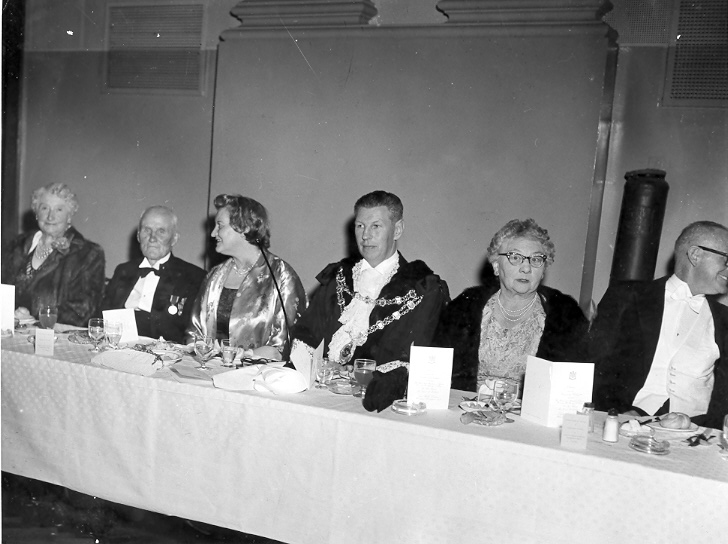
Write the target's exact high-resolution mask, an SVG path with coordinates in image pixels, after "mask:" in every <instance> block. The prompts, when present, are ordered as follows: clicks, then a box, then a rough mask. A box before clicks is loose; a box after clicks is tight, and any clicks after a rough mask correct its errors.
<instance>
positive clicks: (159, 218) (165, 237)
mask: <svg viewBox="0 0 728 544" xmlns="http://www.w3.org/2000/svg"><path fill="white" fill-rule="evenodd" d="M178 239H179V233H178V232H177V216H176V215H175V213H174V212H173V211H172V210H170V209H169V208H167V207H165V206H152V207H150V208H147V209H146V210H145V211H144V213H143V214H142V216H141V218H140V219H139V227H138V229H137V240H138V241H139V246H140V248H141V251H142V255H144V258H143V259H136V260H133V261H129V262H126V263H123V264H120V265H119V266H117V267H116V270H115V271H114V276H113V277H112V278H111V281H110V282H109V285H108V286H107V288H106V295H105V297H104V302H103V309H104V310H111V309H117V308H131V309H133V310H134V316H135V318H136V323H137V330H138V332H139V335H141V336H148V337H151V338H159V337H160V336H163V337H164V339H165V340H170V341H173V342H184V333H185V329H186V328H187V325H188V324H189V321H190V312H191V311H192V303H193V302H194V300H195V297H196V296H197V291H198V290H199V288H200V284H201V283H202V280H203V279H204V278H205V271H204V270H202V269H201V268H200V267H198V266H195V265H193V264H190V263H188V262H186V261H183V260H182V259H178V258H177V257H175V256H174V255H172V247H174V245H175V244H176V243H177V240H178Z"/></svg>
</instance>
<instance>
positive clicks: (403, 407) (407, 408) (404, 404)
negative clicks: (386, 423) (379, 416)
mask: <svg viewBox="0 0 728 544" xmlns="http://www.w3.org/2000/svg"><path fill="white" fill-rule="evenodd" d="M392 411H393V412H396V413H398V414H404V415H406V416H416V415H418V414H424V413H425V412H426V411H427V405H426V404H425V403H424V402H410V401H408V400H407V399H399V400H395V401H394V402H393V403H392Z"/></svg>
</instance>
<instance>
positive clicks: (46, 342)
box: [35, 329, 56, 357]
mask: <svg viewBox="0 0 728 544" xmlns="http://www.w3.org/2000/svg"><path fill="white" fill-rule="evenodd" d="M55 341H56V331H54V330H53V329H36V330H35V354H36V355H42V356H44V357H53V344H54V342H55Z"/></svg>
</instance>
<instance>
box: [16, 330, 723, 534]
mask: <svg viewBox="0 0 728 544" xmlns="http://www.w3.org/2000/svg"><path fill="white" fill-rule="evenodd" d="M90 355H91V354H89V353H88V346H79V345H73V344H69V343H68V341H67V340H66V338H65V336H63V335H61V337H60V338H59V340H58V343H57V347H56V354H55V356H54V357H53V358H45V357H38V356H36V355H35V354H34V353H33V346H32V345H31V344H29V343H28V342H27V340H26V338H25V337H24V336H22V335H16V337H15V338H5V339H3V340H2V469H3V470H5V471H9V472H12V473H15V474H19V475H22V476H28V477H32V478H37V479H41V480H45V481H48V482H51V483H55V484H60V485H63V486H66V487H69V488H71V489H75V490H77V491H81V492H83V493H87V494H91V495H95V496H98V497H102V498H105V499H108V500H112V501H115V502H120V503H124V504H128V505H131V506H136V507H139V508H144V509H148V510H153V511H157V512H161V513H164V514H170V515H176V516H180V517H184V518H189V519H195V520H200V521H204V522H208V523H212V524H215V525H220V526H225V527H229V528H232V529H237V530H240V531H244V532H248V533H253V534H258V535H263V536H266V537H269V538H273V539H276V540H281V541H285V542H291V543H316V544H318V543H325V542H329V543H353V542H362V543H373V542H377V543H388V542H392V543H394V542H396V543H398V544H401V543H408V544H410V543H418V542H427V543H429V542H458V543H460V542H469V541H472V542H488V541H490V540H491V539H494V540H497V541H500V542H519V543H528V542H538V543H545V542H559V543H561V542H575V543H576V542H579V543H583V542H590V543H594V542H605V543H606V542H608V543H612V542H632V541H636V540H639V541H641V542H689V541H691V539H692V538H694V537H695V535H696V534H697V535H701V538H703V537H705V536H706V535H707V533H706V532H705V531H716V529H712V528H710V527H716V525H715V524H716V523H717V524H720V523H723V522H724V520H725V519H726V514H728V462H726V461H725V460H724V459H722V458H721V456H720V454H719V450H718V448H717V446H715V445H712V446H700V447H696V448H689V447H687V446H686V445H684V444H681V443H680V442H673V446H672V448H671V449H672V451H671V453H670V454H669V455H666V456H662V457H657V456H649V455H645V454H641V453H637V452H635V451H633V450H631V449H630V448H629V447H628V440H627V439H625V438H621V439H620V441H619V442H618V443H616V444H608V443H605V442H602V441H601V439H600V435H599V434H598V432H597V433H595V434H594V435H590V440H589V444H588V448H587V450H585V451H570V450H565V449H562V448H561V447H560V446H559V431H558V429H550V428H546V427H541V426H538V425H535V424H532V423H529V422H526V421H521V420H520V418H517V417H516V418H515V419H516V422H515V423H512V424H506V425H503V426H500V427H482V426H478V425H475V424H471V425H468V426H465V425H462V424H461V423H460V422H459V416H460V414H461V411H460V409H459V408H458V407H457V403H458V402H459V401H460V393H459V392H455V391H454V392H453V396H452V400H451V407H450V409H449V410H446V411H438V412H435V411H431V412H428V413H426V414H424V415H420V416H412V417H407V416H402V415H398V414H395V413H394V412H392V411H390V410H386V411H384V412H382V413H379V414H377V413H369V412H366V411H365V410H364V409H363V408H362V406H361V402H360V400H359V399H355V398H354V397H351V396H339V395H335V394H333V393H330V392H328V391H326V390H310V391H306V392H304V393H300V394H296V395H290V396H285V397H282V396H279V397H276V396H274V395H272V394H268V393H258V392H229V391H224V390H220V389H215V388H213V387H212V386H196V385H191V384H188V383H180V382H178V381H176V380H175V379H174V377H173V375H172V374H171V372H170V371H169V370H168V369H165V370H163V371H160V372H159V373H158V374H156V375H155V376H154V377H148V378H145V377H142V376H136V375H133V374H126V373H123V372H119V371H116V370H113V369H108V368H103V367H98V366H95V365H94V364H93V363H91V362H90ZM178 364H184V361H183V362H182V363H178ZM599 428H600V425H599V424H598V425H597V430H599ZM715 441H716V440H715V439H714V440H713V441H712V442H715ZM637 516H639V520H638V521H636V519H637ZM496 535H500V536H496ZM714 538H718V539H720V537H719V533H714ZM699 541H700V540H699Z"/></svg>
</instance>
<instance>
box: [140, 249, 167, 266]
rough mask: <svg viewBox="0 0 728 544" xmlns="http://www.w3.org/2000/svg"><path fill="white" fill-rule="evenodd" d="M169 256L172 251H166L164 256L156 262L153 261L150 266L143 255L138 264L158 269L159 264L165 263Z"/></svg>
mask: <svg viewBox="0 0 728 544" xmlns="http://www.w3.org/2000/svg"><path fill="white" fill-rule="evenodd" d="M171 256H172V253H167V254H166V255H165V256H164V257H162V258H161V259H159V260H158V261H157V262H156V263H154V266H152V265H151V264H150V263H149V259H147V258H146V257H144V260H143V261H142V262H141V264H139V268H154V270H159V267H160V266H161V265H163V264H164V263H166V262H167V261H168V260H169V258H170V257H171Z"/></svg>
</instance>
